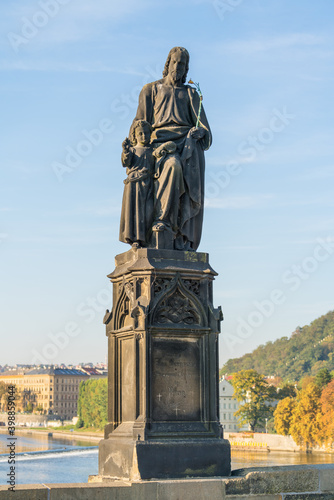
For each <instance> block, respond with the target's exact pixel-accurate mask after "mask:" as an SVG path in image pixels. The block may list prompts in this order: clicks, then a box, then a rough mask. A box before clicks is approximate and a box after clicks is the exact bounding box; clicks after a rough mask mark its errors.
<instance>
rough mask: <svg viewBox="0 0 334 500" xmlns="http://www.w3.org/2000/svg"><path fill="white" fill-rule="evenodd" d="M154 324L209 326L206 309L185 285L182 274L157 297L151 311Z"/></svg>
mask: <svg viewBox="0 0 334 500" xmlns="http://www.w3.org/2000/svg"><path fill="white" fill-rule="evenodd" d="M151 318H152V319H151V324H152V325H165V326H172V325H177V324H183V325H188V326H191V325H192V326H202V327H205V326H207V317H206V314H205V310H204V308H203V306H202V304H201V302H200V301H199V299H198V297H197V296H196V295H195V294H194V293H193V292H192V291H191V290H189V289H188V288H186V286H185V285H184V283H183V281H182V279H181V276H180V274H179V273H178V274H177V275H176V276H175V278H173V279H172V280H171V281H170V285H169V287H167V288H166V289H165V292H164V293H163V294H162V295H161V294H159V297H157V301H156V303H155V304H154V305H153V308H152V312H151Z"/></svg>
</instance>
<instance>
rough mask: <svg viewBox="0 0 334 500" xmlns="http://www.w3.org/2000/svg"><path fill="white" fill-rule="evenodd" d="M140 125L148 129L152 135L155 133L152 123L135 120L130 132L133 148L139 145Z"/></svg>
mask: <svg viewBox="0 0 334 500" xmlns="http://www.w3.org/2000/svg"><path fill="white" fill-rule="evenodd" d="M140 125H141V126H142V127H147V128H148V129H149V131H150V133H151V134H152V132H153V128H152V125H151V124H150V123H148V122H147V121H146V120H133V122H132V125H131V127H130V132H129V139H130V142H131V145H132V146H135V145H136V144H137V141H136V128H138V127H139V126H140Z"/></svg>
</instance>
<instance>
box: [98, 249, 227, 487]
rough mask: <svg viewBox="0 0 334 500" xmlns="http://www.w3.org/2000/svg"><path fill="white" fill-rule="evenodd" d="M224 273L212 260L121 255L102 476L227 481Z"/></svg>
mask: <svg viewBox="0 0 334 500" xmlns="http://www.w3.org/2000/svg"><path fill="white" fill-rule="evenodd" d="M215 276H216V273H215V272H214V270H213V269H212V268H211V267H210V265H209V262H208V255H207V254H205V253H198V252H183V251H176V250H156V249H152V248H140V249H136V250H133V249H131V250H129V251H128V252H126V253H123V254H121V255H118V256H117V257H116V269H115V270H114V272H113V273H111V274H110V275H109V278H110V280H111V282H112V283H113V309H112V311H111V312H109V311H107V313H106V316H105V318H104V322H105V324H106V328H107V336H108V357H109V361H108V363H109V366H108V369H109V374H108V377H109V380H108V398H109V400H108V419H109V423H108V424H107V426H106V428H105V439H103V440H102V441H101V442H100V445H99V476H100V477H101V478H106V477H108V478H117V479H121V478H122V479H130V480H140V479H151V478H184V477H210V476H226V475H229V474H230V470H231V469H230V446H229V443H228V441H227V440H224V439H223V431H222V428H221V426H220V424H219V417H218V415H219V410H218V404H219V403H218V402H219V399H218V334H219V331H220V321H221V320H222V312H221V308H217V309H215V308H214V307H213V298H212V282H213V280H214V277H215Z"/></svg>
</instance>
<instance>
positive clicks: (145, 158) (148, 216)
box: [119, 146, 154, 245]
mask: <svg viewBox="0 0 334 500" xmlns="http://www.w3.org/2000/svg"><path fill="white" fill-rule="evenodd" d="M122 164H123V166H124V167H127V169H126V173H127V178H126V179H125V181H124V192H123V201H122V213H121V223H120V231H119V239H120V241H123V242H124V243H133V242H141V244H144V245H146V244H147V239H148V235H149V232H150V229H151V225H152V222H153V179H152V177H153V173H154V158H153V155H152V147H145V146H143V147H141V146H136V147H133V148H132V147H130V148H129V149H128V151H126V152H124V151H123V153H122Z"/></svg>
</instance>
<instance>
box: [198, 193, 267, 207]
mask: <svg viewBox="0 0 334 500" xmlns="http://www.w3.org/2000/svg"><path fill="white" fill-rule="evenodd" d="M274 198H275V197H274V195H272V194H259V195H254V196H227V197H226V198H212V199H210V198H208V199H206V200H205V207H206V208H218V209H225V210H240V209H245V208H259V207H262V206H264V205H267V204H268V201H270V200H273V199H274Z"/></svg>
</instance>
